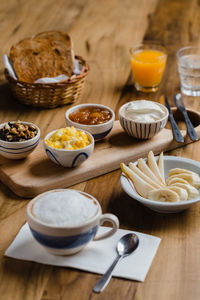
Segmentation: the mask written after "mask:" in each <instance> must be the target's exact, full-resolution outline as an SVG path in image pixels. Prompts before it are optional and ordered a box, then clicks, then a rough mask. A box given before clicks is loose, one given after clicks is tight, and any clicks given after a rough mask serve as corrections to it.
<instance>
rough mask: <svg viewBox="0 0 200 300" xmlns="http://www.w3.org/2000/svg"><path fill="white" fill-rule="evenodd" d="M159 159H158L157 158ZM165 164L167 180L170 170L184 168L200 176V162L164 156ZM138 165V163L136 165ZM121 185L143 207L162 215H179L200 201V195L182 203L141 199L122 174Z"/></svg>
mask: <svg viewBox="0 0 200 300" xmlns="http://www.w3.org/2000/svg"><path fill="white" fill-rule="evenodd" d="M156 159H157V157H156ZM164 163H165V177H166V178H167V175H168V172H169V170H170V169H173V168H183V169H187V170H190V171H193V172H196V173H197V174H199V175H200V162H198V161H195V160H192V159H187V158H183V157H177V156H164ZM135 164H136V163H135ZM120 181H121V185H122V188H123V190H124V191H125V192H126V193H127V194H128V195H129V196H130V197H131V198H133V199H134V200H137V201H139V202H140V203H142V204H143V205H145V206H147V207H148V208H150V209H152V210H155V211H157V212H161V213H177V212H180V211H182V210H185V209H187V208H190V207H191V206H192V205H194V204H195V203H197V202H199V201H200V195H199V196H198V197H197V198H194V199H191V200H186V201H180V202H159V201H153V200H149V199H145V198H143V197H141V196H140V195H139V194H138V193H137V192H136V190H135V188H134V185H133V183H132V182H131V181H130V180H129V179H127V177H126V176H125V175H124V174H123V173H122V175H121V178H120Z"/></svg>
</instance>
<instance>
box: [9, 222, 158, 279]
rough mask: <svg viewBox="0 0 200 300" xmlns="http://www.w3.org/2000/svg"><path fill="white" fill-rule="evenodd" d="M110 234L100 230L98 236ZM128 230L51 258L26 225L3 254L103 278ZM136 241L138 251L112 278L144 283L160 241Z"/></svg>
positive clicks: (144, 237)
mask: <svg viewBox="0 0 200 300" xmlns="http://www.w3.org/2000/svg"><path fill="white" fill-rule="evenodd" d="M106 230H109V229H108V228H107V227H100V229H99V232H105V231H106ZM130 232H131V231H129V230H122V229H119V230H118V231H117V232H116V233H115V234H114V235H113V236H112V237H110V238H107V239H105V240H101V241H96V242H90V243H89V244H88V245H87V246H86V247H85V248H84V249H83V250H82V251H80V252H79V253H77V254H74V255H71V256H54V255H51V254H49V253H48V252H46V250H45V249H44V248H43V247H42V246H41V245H40V244H38V243H37V242H36V241H35V240H34V238H33V236H32V234H31V232H30V229H29V227H28V224H27V223H26V224H25V225H24V226H23V227H22V228H21V230H20V231H19V233H18V235H17V236H16V238H15V239H14V241H13V242H12V244H11V245H10V246H9V248H8V249H7V250H6V252H5V255H6V256H9V257H13V258H17V259H22V260H29V261H35V262H38V263H43V264H48V265H54V266H62V267H71V268H76V269H80V270H85V271H89V272H93V273H99V274H103V273H105V271H106V270H107V269H108V267H109V266H110V265H111V263H112V262H113V260H114V259H115V258H116V255H117V253H116V244H117V242H118V240H119V239H120V238H121V237H122V236H123V235H124V234H127V233H130ZM135 233H136V234H137V235H138V237H139V246H138V248H137V249H136V250H135V251H134V252H133V253H132V254H131V255H129V256H127V257H125V258H124V259H122V260H121V261H120V262H119V264H118V265H117V266H116V268H115V270H114V272H113V276H116V277H121V278H127V279H131V280H138V281H144V280H145V277H146V275H147V272H148V270H149V268H150V266H151V263H152V260H153V258H154V256H155V254H156V251H157V249H158V246H159V244H160V241H161V239H160V238H158V237H155V236H151V235H147V234H143V233H139V232H135Z"/></svg>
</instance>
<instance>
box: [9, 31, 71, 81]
mask: <svg viewBox="0 0 200 300" xmlns="http://www.w3.org/2000/svg"><path fill="white" fill-rule="evenodd" d="M10 58H11V60H12V62H13V65H14V69H15V72H16V74H17V76H18V79H19V80H21V81H25V82H30V83H33V82H34V81H35V80H37V79H39V78H42V77H55V76H58V75H61V74H65V75H67V76H69V77H70V76H71V75H72V74H73V69H74V54H73V49H72V42H71V39H70V37H69V35H68V34H66V33H63V32H57V31H49V32H43V33H40V34H38V35H36V36H34V37H32V38H28V39H25V40H23V41H21V42H19V43H17V44H16V45H15V46H13V47H12V48H11V50H10Z"/></svg>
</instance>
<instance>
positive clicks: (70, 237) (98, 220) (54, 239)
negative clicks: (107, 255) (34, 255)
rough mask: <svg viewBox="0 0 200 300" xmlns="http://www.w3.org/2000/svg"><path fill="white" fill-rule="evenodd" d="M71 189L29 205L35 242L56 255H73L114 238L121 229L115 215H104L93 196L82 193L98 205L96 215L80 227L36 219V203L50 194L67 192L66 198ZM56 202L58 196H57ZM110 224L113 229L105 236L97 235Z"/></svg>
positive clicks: (29, 222)
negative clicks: (48, 222)
mask: <svg viewBox="0 0 200 300" xmlns="http://www.w3.org/2000/svg"><path fill="white" fill-rule="evenodd" d="M68 190H69V189H57V190H52V191H48V192H46V193H43V194H40V195H38V196H37V197H35V198H34V199H32V200H31V201H30V202H29V204H28V205H27V221H28V224H29V227H30V230H31V233H32V235H33V237H34V238H35V240H36V241H37V242H38V243H39V244H40V245H41V246H43V247H44V248H45V249H46V250H47V251H48V252H49V253H51V254H54V255H71V254H74V253H77V252H79V251H80V250H81V249H83V248H84V247H85V246H86V245H87V244H88V243H89V242H90V241H91V240H93V241H97V240H101V239H105V238H108V237H110V236H112V235H113V234H114V233H115V232H116V231H117V229H118V228H119V220H118V218H117V217H116V216H115V215H113V214H102V210H101V206H100V204H99V202H98V201H97V200H96V199H95V198H94V197H93V196H91V195H89V194H86V193H84V192H82V191H77V192H79V193H81V194H82V195H84V196H86V197H88V198H89V199H91V201H94V204H95V205H97V211H96V214H95V215H94V216H93V217H91V218H89V219H87V220H86V221H85V222H82V223H81V225H78V226H71V227H70V226H64V225H63V226H56V225H51V224H46V223H44V222H42V221H41V220H39V219H38V218H36V216H35V215H34V213H33V206H34V204H35V202H36V201H37V200H38V199H39V198H41V197H44V196H45V197H46V196H47V195H48V194H52V193H55V192H59V191H61V192H66V197H67V193H68ZM55 201H56V195H55ZM106 221H108V222H110V223H111V225H112V228H110V229H109V230H108V231H106V232H105V233H103V234H97V231H98V228H99V226H100V225H101V224H103V223H104V222H106Z"/></svg>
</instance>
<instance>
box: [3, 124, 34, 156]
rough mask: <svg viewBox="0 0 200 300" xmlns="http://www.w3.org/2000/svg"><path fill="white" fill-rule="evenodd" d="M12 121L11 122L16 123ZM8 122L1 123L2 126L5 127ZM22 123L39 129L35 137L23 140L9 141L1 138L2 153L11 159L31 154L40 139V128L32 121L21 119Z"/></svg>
mask: <svg viewBox="0 0 200 300" xmlns="http://www.w3.org/2000/svg"><path fill="white" fill-rule="evenodd" d="M14 122H16V121H12V122H10V123H14ZM7 123H8V122H6V123H3V124H0V128H2V127H4V126H5V125H6V124H7ZM20 123H22V124H26V125H32V126H34V127H35V128H36V129H37V134H36V136H35V137H34V138H32V139H30V140H26V141H23V142H7V141H3V140H1V139H0V155H2V156H4V157H6V158H9V159H20V158H24V157H26V156H27V155H28V154H30V153H31V152H32V151H33V150H34V149H35V148H36V147H37V145H38V143H39V140H40V129H39V127H38V126H36V125H35V124H33V123H31V122H25V121H20Z"/></svg>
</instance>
